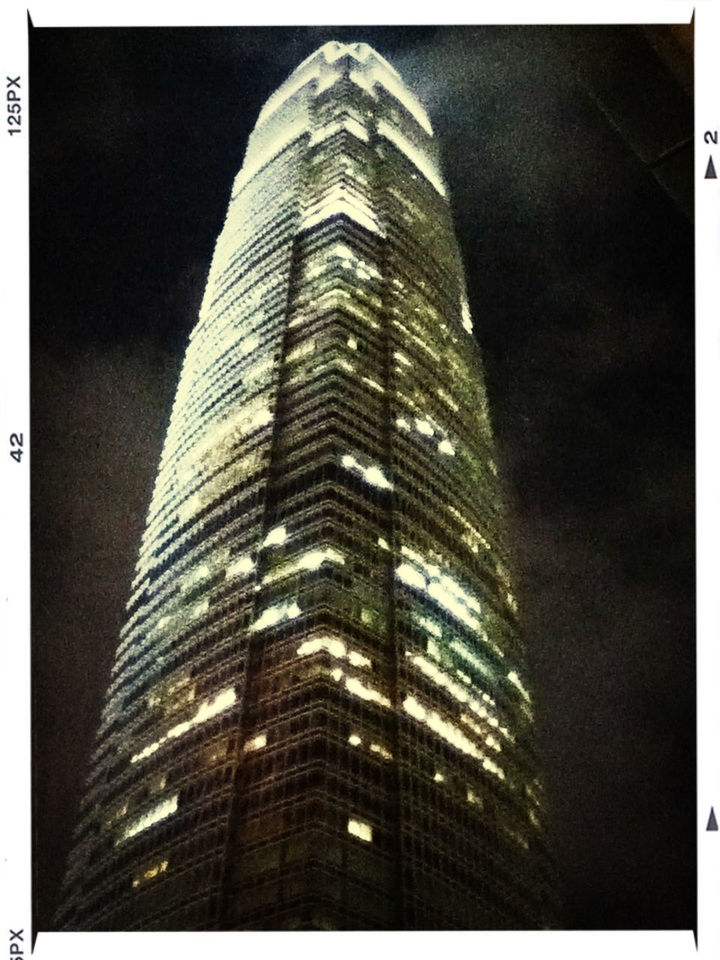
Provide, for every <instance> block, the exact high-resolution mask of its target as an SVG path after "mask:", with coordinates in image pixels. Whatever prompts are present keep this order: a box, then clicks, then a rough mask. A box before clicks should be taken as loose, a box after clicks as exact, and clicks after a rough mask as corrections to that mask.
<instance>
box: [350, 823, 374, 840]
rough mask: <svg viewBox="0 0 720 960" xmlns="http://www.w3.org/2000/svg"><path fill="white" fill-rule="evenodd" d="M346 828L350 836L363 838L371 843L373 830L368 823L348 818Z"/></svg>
mask: <svg viewBox="0 0 720 960" xmlns="http://www.w3.org/2000/svg"><path fill="white" fill-rule="evenodd" d="M347 829H348V833H349V834H350V835H351V836H353V837H357V838H358V839H359V840H364V841H365V842H366V843H372V838H373V832H372V827H371V826H370V824H369V823H365V822H364V821H363V820H354V819H352V818H350V819H349V820H348V824H347Z"/></svg>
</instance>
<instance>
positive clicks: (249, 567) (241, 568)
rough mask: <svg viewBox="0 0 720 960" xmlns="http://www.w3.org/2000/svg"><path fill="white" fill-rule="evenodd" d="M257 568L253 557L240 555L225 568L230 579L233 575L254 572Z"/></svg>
mask: <svg viewBox="0 0 720 960" xmlns="http://www.w3.org/2000/svg"><path fill="white" fill-rule="evenodd" d="M254 569H255V563H254V561H253V560H252V558H251V557H248V556H245V557H238V559H237V560H234V561H233V562H232V563H230V564H228V566H227V568H226V570H225V576H226V577H227V579H228V580H230V579H231V578H232V577H239V576H244V575H246V574H248V573H252V571H253V570H254Z"/></svg>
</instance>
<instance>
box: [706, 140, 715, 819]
mask: <svg viewBox="0 0 720 960" xmlns="http://www.w3.org/2000/svg"><path fill="white" fill-rule="evenodd" d="M705 179H706V180H717V174H716V173H715V164H714V163H713V158H712V157H710V159H709V160H708V165H707V170H706V171H705ZM715 829H717V827H716V828H715Z"/></svg>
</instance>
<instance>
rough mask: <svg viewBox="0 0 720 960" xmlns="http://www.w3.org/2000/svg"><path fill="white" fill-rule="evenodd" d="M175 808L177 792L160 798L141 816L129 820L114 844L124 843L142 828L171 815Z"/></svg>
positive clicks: (146, 828) (141, 830)
mask: <svg viewBox="0 0 720 960" xmlns="http://www.w3.org/2000/svg"><path fill="white" fill-rule="evenodd" d="M177 808H178V794H177V793H175V794H173V795H172V797H166V798H165V800H161V801H160V802H159V803H156V804H155V806H154V807H150V809H149V810H146V811H145V813H143V814H142V815H141V816H139V817H136V818H135V819H134V820H131V821H130V823H129V824H128V825H127V826H126V827H125V829H124V830H123V832H122V833H121V834H120V836H119V837H118V839H117V840H116V841H115V845H116V846H118V845H119V844H121V843H124V842H125V841H126V840H129V839H130V838H131V837H134V836H135V835H136V834H138V833H142V832H143V831H144V830H148V829H149V828H150V827H152V826H154V825H155V824H156V823H159V822H160V821H161V820H165V819H166V818H167V817H169V816H171V814H173V813H175V811H176V810H177Z"/></svg>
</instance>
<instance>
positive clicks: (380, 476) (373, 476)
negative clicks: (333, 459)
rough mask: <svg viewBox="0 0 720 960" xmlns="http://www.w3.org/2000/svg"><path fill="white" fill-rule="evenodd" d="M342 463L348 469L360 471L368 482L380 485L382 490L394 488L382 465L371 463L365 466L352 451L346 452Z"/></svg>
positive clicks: (376, 485)
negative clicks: (381, 467)
mask: <svg viewBox="0 0 720 960" xmlns="http://www.w3.org/2000/svg"><path fill="white" fill-rule="evenodd" d="M340 463H341V464H342V465H343V467H345V469H346V470H352V471H354V472H356V473H359V474H360V475H361V476H362V477H363V478H364V479H365V480H367V482H368V483H370V484H372V486H374V487H380V488H381V489H382V490H392V488H393V485H392V483H390V481H389V480H388V479H387V477H386V476H385V474H384V473H383V472H382V470H381V469H380V467H378V466H377V465H376V464H373V463H370V464H367V465H366V466H364V465H363V464H361V463H360V461H359V460H358V459H357V458H356V457H354V456H353V455H352V454H350V453H346V454H344V456H343V457H342V459H341V460H340Z"/></svg>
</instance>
